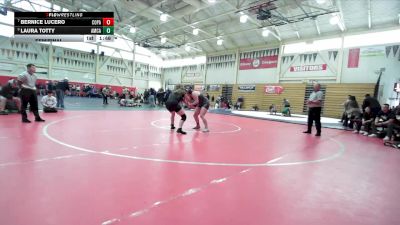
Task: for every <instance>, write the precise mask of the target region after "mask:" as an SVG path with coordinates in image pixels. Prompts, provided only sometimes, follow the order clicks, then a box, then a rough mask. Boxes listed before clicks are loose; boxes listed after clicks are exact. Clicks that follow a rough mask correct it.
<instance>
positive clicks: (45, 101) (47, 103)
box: [41, 91, 57, 113]
mask: <svg viewBox="0 0 400 225" xmlns="http://www.w3.org/2000/svg"><path fill="white" fill-rule="evenodd" d="M41 102H42V105H43V112H45V113H56V112H57V99H56V97H54V96H53V92H52V91H48V92H47V95H45V96H43V98H42V100H41Z"/></svg>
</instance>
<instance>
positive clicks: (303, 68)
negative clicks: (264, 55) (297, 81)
mask: <svg viewBox="0 0 400 225" xmlns="http://www.w3.org/2000/svg"><path fill="white" fill-rule="evenodd" d="M326 68H327V64H321V65H304V66H291V67H290V72H309V71H323V70H326Z"/></svg>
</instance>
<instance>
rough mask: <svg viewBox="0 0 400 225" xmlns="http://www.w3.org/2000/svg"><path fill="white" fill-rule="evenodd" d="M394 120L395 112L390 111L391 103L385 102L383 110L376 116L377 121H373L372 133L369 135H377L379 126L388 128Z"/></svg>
mask: <svg viewBox="0 0 400 225" xmlns="http://www.w3.org/2000/svg"><path fill="white" fill-rule="evenodd" d="M393 120H394V114H393V113H392V112H391V111H390V106H389V104H384V105H383V107H382V110H381V111H380V112H379V113H378V115H377V116H376V118H375V122H374V123H372V125H371V128H372V134H370V135H369V137H377V136H378V135H377V134H378V130H377V127H381V128H383V129H384V128H387V127H388V126H389V124H390V123H391V122H393Z"/></svg>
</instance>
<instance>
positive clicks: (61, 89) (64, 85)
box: [56, 77, 69, 109]
mask: <svg viewBox="0 0 400 225" xmlns="http://www.w3.org/2000/svg"><path fill="white" fill-rule="evenodd" d="M66 91H69V84H68V77H66V78H64V80H62V81H59V82H58V83H57V86H56V95H57V108H60V109H64V108H65V107H64V96H65V92H66Z"/></svg>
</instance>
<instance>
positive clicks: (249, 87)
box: [238, 85, 256, 92]
mask: <svg viewBox="0 0 400 225" xmlns="http://www.w3.org/2000/svg"><path fill="white" fill-rule="evenodd" d="M238 90H239V92H255V91H256V85H239V86H238Z"/></svg>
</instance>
